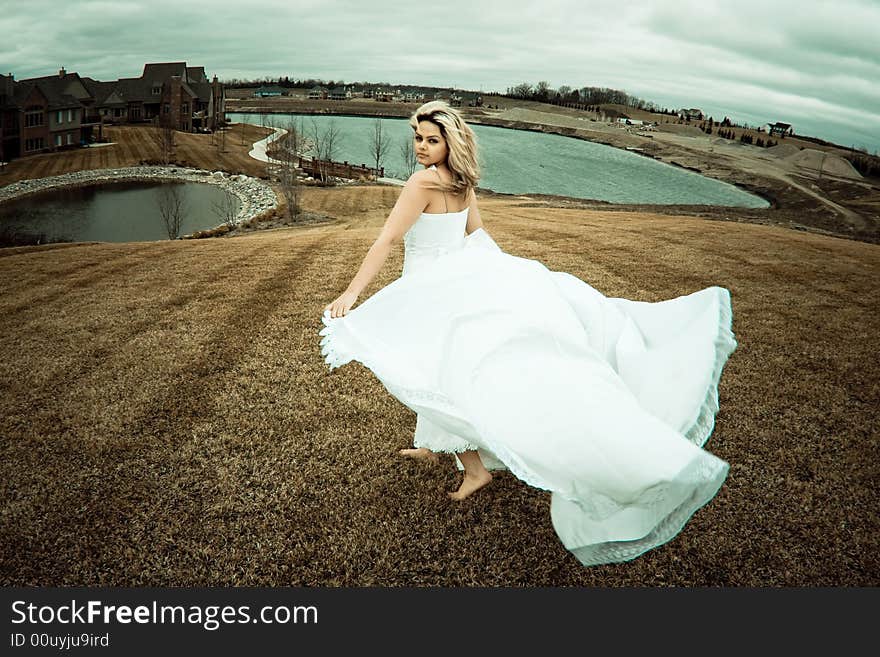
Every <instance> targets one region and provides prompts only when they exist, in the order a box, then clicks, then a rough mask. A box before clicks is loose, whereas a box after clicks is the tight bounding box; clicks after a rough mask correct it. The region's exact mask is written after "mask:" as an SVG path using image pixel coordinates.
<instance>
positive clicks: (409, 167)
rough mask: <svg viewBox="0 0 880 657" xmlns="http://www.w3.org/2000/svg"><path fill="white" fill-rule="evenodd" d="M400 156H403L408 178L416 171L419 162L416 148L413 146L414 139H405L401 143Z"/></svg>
mask: <svg viewBox="0 0 880 657" xmlns="http://www.w3.org/2000/svg"><path fill="white" fill-rule="evenodd" d="M400 156H401V157H402V158H403V166H404V170H405V171H406V176H407V178H408V177H409V176H411V175H413V173H415V170H416V166H417V165H418V163H419V160H418V158H417V157H416V150H415V148H414V147H413V140H412V139H405V140H404V141H403V142H402V143H401V144H400Z"/></svg>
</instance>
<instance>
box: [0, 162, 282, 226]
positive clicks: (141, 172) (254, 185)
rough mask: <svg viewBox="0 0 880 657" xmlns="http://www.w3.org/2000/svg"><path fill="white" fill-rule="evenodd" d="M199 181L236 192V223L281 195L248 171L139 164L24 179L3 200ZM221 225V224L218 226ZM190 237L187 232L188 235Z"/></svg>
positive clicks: (5, 190) (3, 190)
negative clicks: (99, 187)
mask: <svg viewBox="0 0 880 657" xmlns="http://www.w3.org/2000/svg"><path fill="white" fill-rule="evenodd" d="M159 181H175V182H195V183H204V184H208V185H218V186H220V187H222V188H223V189H224V190H225V191H226V192H228V193H230V194H232V195H233V196H235V198H237V199H238V202H239V210H238V214H237V215H236V217H235V224H236V225H237V226H238V225H241V224H243V223H245V222H247V221H249V220H251V219H253V218H254V217H257V216H260V215H262V214H263V213H265V212H269V211H271V210H275V209H276V208H277V206H278V197H277V196H276V195H275V192H274V191H273V190H272V188H271V187H270V186H269V185H268V184H267V183H266V181H264V180H260V179H259V178H252V177H251V176H246V175H244V174H228V173H225V172H223V171H213V172H212V171H207V170H204V169H195V168H190V167H177V166H137V167H124V168H117V169H92V170H86V171H75V172H73V173H65V174H62V175H60V176H50V177H48V178H37V179H35V180H21V181H19V182H15V183H11V184H9V185H6V186H4V187H0V203H3V202H5V201H10V200H12V199H18V198H21V197H24V196H30V195H31V194H38V193H40V192H45V191H48V190H51V189H57V188H60V187H86V186H90V185H101V184H110V183H115V182H159ZM218 227H219V226H218ZM184 237H186V236H184Z"/></svg>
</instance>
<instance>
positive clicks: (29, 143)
mask: <svg viewBox="0 0 880 657" xmlns="http://www.w3.org/2000/svg"><path fill="white" fill-rule="evenodd" d="M45 147H46V142H45V140H44V139H43V138H42V137H37V138H36V139H25V141H24V150H25V151H28V152H30V151H39V150H42V149H43V148H45Z"/></svg>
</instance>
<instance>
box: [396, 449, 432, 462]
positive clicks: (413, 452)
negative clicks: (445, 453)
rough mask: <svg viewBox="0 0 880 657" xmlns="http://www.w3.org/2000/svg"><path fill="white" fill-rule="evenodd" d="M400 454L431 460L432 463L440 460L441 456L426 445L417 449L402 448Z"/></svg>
mask: <svg viewBox="0 0 880 657" xmlns="http://www.w3.org/2000/svg"><path fill="white" fill-rule="evenodd" d="M400 455H401V456H408V457H409V458H411V459H417V460H419V461H430V462H431V463H439V462H440V457H439V456H437V454H435V453H434V452H432V451H431V450H430V449H427V448H426V447H418V448H416V449H402V450H400Z"/></svg>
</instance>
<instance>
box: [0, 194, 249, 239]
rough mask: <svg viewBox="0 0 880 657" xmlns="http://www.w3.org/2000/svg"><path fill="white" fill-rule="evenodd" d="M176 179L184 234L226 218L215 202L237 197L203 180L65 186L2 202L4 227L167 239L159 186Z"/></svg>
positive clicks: (59, 234)
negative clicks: (180, 193) (179, 192)
mask: <svg viewBox="0 0 880 657" xmlns="http://www.w3.org/2000/svg"><path fill="white" fill-rule="evenodd" d="M163 184H164V185H176V186H178V187H179V188H180V190H181V192H182V195H183V199H184V206H183V220H182V222H181V229H180V234H181V235H186V234H188V233H192V232H195V231H197V230H205V229H207V228H212V227H214V226H218V225H220V224H221V223H223V219H222V218H221V217H220V216H219V215H218V212H217V210H216V209H215V206H217V205H218V204H220V205H222V203H223V201H224V200H225V198H229V199H230V200H232V201H233V202H234V204H235V207H236V212H237V211H238V205H239V203H238V199H236V198H235V197H234V196H231V195H228V193H227V192H226V191H224V190H223V189H221V188H220V187H218V186H217V185H208V184H205V183H175V182H171V183H143V182H118V183H111V184H101V185H90V186H88V187H62V188H57V189H54V190H48V191H45V192H40V193H38V194H34V195H31V196H26V197H24V198H20V199H17V200H12V201H6V202H4V203H2V204H0V233H6V234H12V235H19V236H22V235H27V236H32V237H36V238H39V239H40V242H41V243H45V242H58V241H72V242H91V241H94V242H139V241H150V240H163V239H168V232H167V230H166V229H165V225H164V223H163V221H162V216H161V213H160V211H159V190H160V189H161V188H162V186H163Z"/></svg>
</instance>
